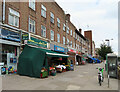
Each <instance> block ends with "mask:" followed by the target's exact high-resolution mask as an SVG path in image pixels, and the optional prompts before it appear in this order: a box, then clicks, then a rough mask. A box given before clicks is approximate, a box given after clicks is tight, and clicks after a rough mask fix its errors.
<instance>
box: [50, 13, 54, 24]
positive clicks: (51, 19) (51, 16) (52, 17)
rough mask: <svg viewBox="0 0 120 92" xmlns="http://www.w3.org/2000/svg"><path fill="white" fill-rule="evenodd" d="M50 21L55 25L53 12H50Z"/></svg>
mask: <svg viewBox="0 0 120 92" xmlns="http://www.w3.org/2000/svg"><path fill="white" fill-rule="evenodd" d="M50 21H51V22H52V23H54V14H53V13H52V12H50Z"/></svg>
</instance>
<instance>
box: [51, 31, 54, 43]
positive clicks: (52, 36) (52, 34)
mask: <svg viewBox="0 0 120 92" xmlns="http://www.w3.org/2000/svg"><path fill="white" fill-rule="evenodd" d="M51 40H53V41H54V31H53V30H51Z"/></svg>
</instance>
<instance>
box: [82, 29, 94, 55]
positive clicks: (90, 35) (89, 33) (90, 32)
mask: <svg viewBox="0 0 120 92" xmlns="http://www.w3.org/2000/svg"><path fill="white" fill-rule="evenodd" d="M84 36H85V37H86V38H87V39H89V40H90V54H91V55H92V31H91V30H88V31H84Z"/></svg>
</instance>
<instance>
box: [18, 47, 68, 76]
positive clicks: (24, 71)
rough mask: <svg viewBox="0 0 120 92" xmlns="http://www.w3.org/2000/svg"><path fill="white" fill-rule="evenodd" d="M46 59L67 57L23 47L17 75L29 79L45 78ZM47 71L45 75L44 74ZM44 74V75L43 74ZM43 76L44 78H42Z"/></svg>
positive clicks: (39, 49)
mask: <svg viewBox="0 0 120 92" xmlns="http://www.w3.org/2000/svg"><path fill="white" fill-rule="evenodd" d="M48 57H49V58H50V57H64V58H65V57H69V55H65V54H60V53H57V52H54V51H51V50H47V49H42V48H35V47H31V46H28V45H25V47H24V49H23V52H22V53H21V55H20V57H19V62H18V72H17V73H18V74H19V75H25V76H30V77H47V76H48V75H49V68H50V67H49V64H48V60H49V59H48ZM46 71H47V73H45V72H46ZM44 73H45V74H44ZM42 75H45V76H42Z"/></svg>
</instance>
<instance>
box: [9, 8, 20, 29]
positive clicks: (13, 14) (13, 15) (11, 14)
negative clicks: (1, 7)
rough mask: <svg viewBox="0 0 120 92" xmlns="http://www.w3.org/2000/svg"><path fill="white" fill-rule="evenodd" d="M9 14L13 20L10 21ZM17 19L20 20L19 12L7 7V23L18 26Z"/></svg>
mask: <svg viewBox="0 0 120 92" xmlns="http://www.w3.org/2000/svg"><path fill="white" fill-rule="evenodd" d="M10 16H12V17H13V21H11V18H10ZM16 20H18V21H17V25H16ZM19 21H20V13H19V12H17V11H15V10H13V9H12V8H9V13H8V24H9V25H12V26H15V27H19Z"/></svg>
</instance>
